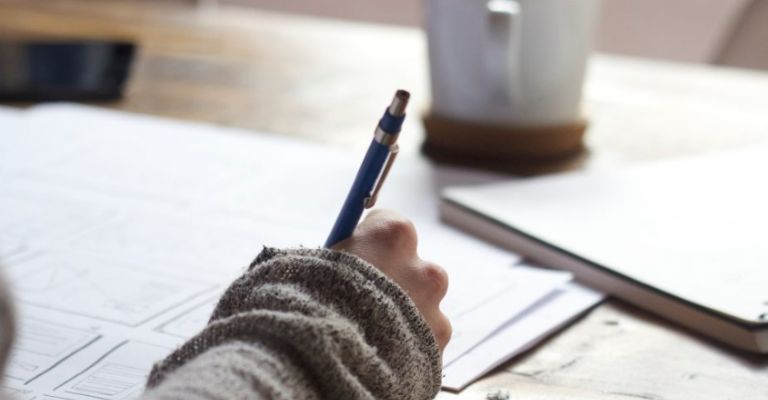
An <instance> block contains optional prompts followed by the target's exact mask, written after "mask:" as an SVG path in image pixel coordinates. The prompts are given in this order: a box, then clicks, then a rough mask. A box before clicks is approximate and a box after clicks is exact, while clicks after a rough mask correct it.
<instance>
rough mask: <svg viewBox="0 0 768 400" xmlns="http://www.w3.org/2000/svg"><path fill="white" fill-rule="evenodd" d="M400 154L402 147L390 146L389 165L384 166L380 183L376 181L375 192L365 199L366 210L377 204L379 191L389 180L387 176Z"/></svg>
mask: <svg viewBox="0 0 768 400" xmlns="http://www.w3.org/2000/svg"><path fill="white" fill-rule="evenodd" d="M399 152H400V146H398V145H397V143H395V144H393V145H391V146H389V155H387V163H386V164H384V169H382V170H381V174H380V175H379V179H378V181H376V185H375V186H374V188H373V192H372V193H371V194H370V196H368V197H366V198H365V203H364V205H365V208H371V207H373V206H374V205H375V204H376V199H377V198H378V197H379V191H380V190H381V186H382V185H384V180H385V179H387V175H389V170H390V169H392V164H393V163H394V162H395V158H396V157H397V154H398V153H399Z"/></svg>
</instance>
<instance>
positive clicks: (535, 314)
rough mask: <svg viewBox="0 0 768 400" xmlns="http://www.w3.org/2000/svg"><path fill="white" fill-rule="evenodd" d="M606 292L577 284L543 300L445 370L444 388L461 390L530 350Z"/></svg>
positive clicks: (600, 298)
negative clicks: (602, 292) (599, 291)
mask: <svg viewBox="0 0 768 400" xmlns="http://www.w3.org/2000/svg"><path fill="white" fill-rule="evenodd" d="M603 297H604V296H603V294H601V293H598V292H596V291H594V290H591V289H588V288H586V287H584V286H581V285H578V284H576V283H569V284H567V285H566V286H565V287H563V288H562V289H560V290H558V291H557V292H555V293H553V294H551V295H550V296H548V297H546V298H545V299H543V301H542V302H540V303H539V304H537V305H536V306H534V307H531V308H529V309H528V310H526V311H525V312H523V313H521V314H520V315H518V316H517V317H516V318H514V319H512V320H511V321H509V322H508V323H507V324H506V325H505V326H504V327H502V328H501V329H499V330H498V331H497V332H496V333H495V334H494V335H493V336H491V337H489V338H487V339H486V340H484V341H483V342H482V343H480V344H478V345H477V346H475V347H474V348H473V349H471V350H470V351H469V352H467V353H466V354H464V355H463V356H462V357H461V358H459V359H458V360H455V361H454V362H452V363H449V364H448V365H446V366H445V368H444V370H443V374H444V376H443V387H444V388H448V389H452V390H461V389H463V388H464V387H465V386H466V385H468V384H470V383H471V382H472V381H474V380H475V379H477V378H479V377H481V376H483V375H484V374H485V373H487V372H489V371H491V370H492V369H493V368H495V367H497V366H499V365H500V364H502V363H503V362H505V361H506V360H509V359H510V358H512V357H514V356H515V355H517V354H520V353H522V352H523V351H525V350H528V349H529V348H530V347H531V346H533V345H534V344H536V343H538V342H539V341H540V340H541V339H543V338H544V337H546V336H548V335H550V334H551V333H552V332H554V331H556V330H557V329H559V328H561V327H562V326H563V325H565V324H566V323H568V322H569V321H570V320H572V319H573V318H575V317H576V316H578V315H580V314H581V313H583V312H584V311H586V310H587V309H589V308H590V307H592V306H594V305H595V304H597V303H599V302H600V301H601V300H602V299H603Z"/></svg>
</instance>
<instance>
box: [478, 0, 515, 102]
mask: <svg viewBox="0 0 768 400" xmlns="http://www.w3.org/2000/svg"><path fill="white" fill-rule="evenodd" d="M486 10H487V11H488V38H487V40H486V41H485V46H486V51H485V67H486V77H487V79H486V82H487V84H488V92H487V93H490V94H491V96H492V99H493V100H494V101H497V102H499V101H503V102H504V103H505V104H508V103H510V101H511V100H512V99H511V97H512V95H511V94H512V93H517V92H518V91H519V88H517V87H515V86H517V84H518V76H519V68H520V39H521V38H520V28H521V24H520V18H521V7H520V3H518V2H517V1H515V0H488V1H487V3H486Z"/></svg>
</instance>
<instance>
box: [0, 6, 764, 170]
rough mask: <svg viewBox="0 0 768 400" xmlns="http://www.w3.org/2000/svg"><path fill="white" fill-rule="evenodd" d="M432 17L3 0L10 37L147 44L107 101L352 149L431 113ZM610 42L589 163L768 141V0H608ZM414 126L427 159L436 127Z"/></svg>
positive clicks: (406, 141) (602, 28) (336, 9)
mask: <svg viewBox="0 0 768 400" xmlns="http://www.w3.org/2000/svg"><path fill="white" fill-rule="evenodd" d="M423 19H424V16H423V1H422V0H388V1H382V0H313V1H304V0H302V1H299V0H108V1H107V0H0V38H2V39H18V40H22V41H24V40H28V39H30V38H37V37H44V38H49V37H53V38H96V39H104V40H115V39H116V40H121V41H128V42H131V43H135V44H136V57H135V60H134V62H133V63H132V65H131V68H130V70H131V74H130V77H129V79H128V82H127V85H126V87H125V93H124V96H123V97H122V98H121V99H120V100H119V101H113V102H107V103H103V102H102V103H98V104H97V105H99V106H104V107H110V108H115V109H119V110H122V111H129V112H136V113H145V114H152V115H159V116H165V117H172V118H179V119H185V120H192V121H199V122H206V123H214V124H220V125H226V126H234V127H239V128H245V129H249V130H254V131H261V132H274V133H278V134H283V135H288V136H293V137H299V138H302V139H307V140H310V141H315V142H322V143H325V144H329V145H333V146H344V147H349V146H365V145H366V144H367V141H368V140H369V138H368V136H367V134H368V133H369V132H370V130H371V124H372V123H371V121H375V120H376V119H377V118H378V117H379V115H378V114H379V113H380V108H381V104H380V103H381V99H382V98H384V99H386V98H389V97H390V96H391V94H392V92H393V90H395V89H397V88H408V89H410V90H411V91H412V93H413V94H414V96H413V100H412V102H413V106H412V108H411V109H412V110H413V111H412V112H413V114H412V115H416V114H417V113H418V114H422V113H423V112H424V111H425V110H427V109H428V108H429V107H430V101H431V99H430V95H429V93H430V85H429V75H428V68H427V66H428V64H427V46H426V40H425V35H424V34H423V31H422V30H421V29H419V28H420V27H421V26H422V24H423V23H422V21H423ZM595 39H596V50H597V53H598V54H597V55H596V56H595V57H593V58H592V62H591V63H590V67H589V71H588V78H587V83H586V87H585V91H586V95H585V108H586V111H587V113H589V115H590V116H591V119H590V128H589V131H588V135H587V141H588V143H587V145H588V147H589V148H590V149H599V151H593V152H592V155H591V156H590V159H589V161H588V162H589V164H588V165H602V163H603V161H604V160H605V163H606V164H611V165H613V164H617V163H625V162H626V163H629V162H635V161H646V160H651V159H658V158H664V157H668V156H678V155H686V154H698V153H701V152H704V151H710V150H719V149H723V148H727V147H735V146H740V145H743V144H749V143H756V142H763V141H765V132H766V129H765V125H764V124H763V120H761V119H759V117H758V116H759V115H761V114H763V113H764V112H763V110H764V104H765V103H764V99H765V93H764V91H763V90H762V89H761V86H760V85H759V84H757V85H756V84H755V82H762V80H764V79H765V76H766V71H768V0H603V1H602V10H601V16H600V22H599V24H598V27H597V37H596V38H595ZM4 104H7V103H4ZM15 105H16V104H14V106H15ZM21 106H24V105H21ZM702 115H708V116H717V120H716V121H715V122H713V121H711V120H708V119H704V118H700V116H702ZM713 118H714V117H713ZM628 120H632V121H633V123H631V124H628V123H627V121H628ZM404 130H405V131H407V132H410V134H409V135H407V137H403V138H402V140H403V142H402V148H403V151H404V152H410V153H418V152H419V149H420V145H421V143H422V140H423V136H424V128H423V124H422V121H421V119H420V118H418V117H417V118H409V119H408V120H407V121H406V126H405V128H404ZM640 138H642V140H641V139H640ZM616 160H620V162H617V161H616ZM568 168H570V166H568Z"/></svg>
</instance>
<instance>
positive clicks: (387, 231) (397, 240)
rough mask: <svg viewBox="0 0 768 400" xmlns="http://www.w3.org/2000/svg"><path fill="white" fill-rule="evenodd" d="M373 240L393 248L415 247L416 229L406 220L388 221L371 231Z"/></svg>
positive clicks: (382, 222)
mask: <svg viewBox="0 0 768 400" xmlns="http://www.w3.org/2000/svg"><path fill="white" fill-rule="evenodd" d="M371 236H372V239H374V240H376V241H378V242H379V243H382V244H384V245H388V246H391V247H396V246H407V247H409V248H410V247H415V244H416V228H415V227H414V226H413V223H411V222H410V221H408V220H407V219H405V218H397V219H392V218H390V219H386V220H382V221H381V222H380V223H378V224H377V226H376V228H375V229H373V230H372V231H371Z"/></svg>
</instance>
